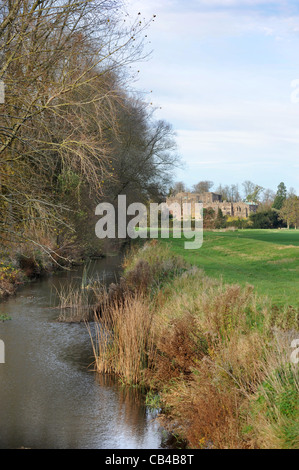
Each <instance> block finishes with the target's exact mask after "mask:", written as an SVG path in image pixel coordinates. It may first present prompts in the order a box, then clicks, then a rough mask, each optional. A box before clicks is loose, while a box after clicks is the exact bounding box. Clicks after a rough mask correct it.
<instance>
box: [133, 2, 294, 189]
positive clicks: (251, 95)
mask: <svg viewBox="0 0 299 470" xmlns="http://www.w3.org/2000/svg"><path fill="white" fill-rule="evenodd" d="M127 10H128V12H129V14H130V15H132V17H133V16H134V15H135V16H136V15H138V13H139V12H140V13H141V17H142V18H143V17H144V18H146V19H149V18H153V15H156V17H155V18H153V19H154V21H153V22H151V25H150V27H149V29H148V31H147V32H146V34H147V36H148V38H147V40H148V41H150V43H148V44H147V45H146V49H145V51H148V52H149V51H152V52H151V55H150V57H149V58H148V59H147V60H146V61H144V62H142V63H140V64H136V67H137V68H138V70H140V72H139V73H138V77H139V78H138V81H137V82H136V83H134V88H135V89H137V90H139V91H140V92H141V93H144V95H143V96H144V97H146V99H147V100H150V101H151V102H152V103H153V106H154V107H157V110H156V113H155V116H156V118H157V119H165V120H166V121H168V122H169V123H171V124H172V126H173V129H174V131H175V133H176V141H177V144H178V152H179V154H180V155H181V158H182V161H183V162H184V166H183V168H180V169H177V170H176V172H175V180H176V181H184V182H185V184H186V185H187V186H188V187H192V185H194V184H196V183H197V182H199V181H202V180H211V181H213V182H214V184H215V186H214V188H216V187H217V186H218V184H220V183H221V184H229V185H230V184H236V183H238V184H239V186H240V189H242V182H243V181H245V180H251V181H253V182H254V183H256V184H258V185H260V186H262V187H264V188H270V189H272V190H274V191H276V189H277V186H278V184H279V183H280V182H281V181H283V182H284V183H285V184H286V186H287V188H291V187H292V188H294V189H295V190H296V192H297V194H299V2H298V1H297V0H296V1H293V0H180V1H179V0H163V1H162V0H160V1H156V0H127Z"/></svg>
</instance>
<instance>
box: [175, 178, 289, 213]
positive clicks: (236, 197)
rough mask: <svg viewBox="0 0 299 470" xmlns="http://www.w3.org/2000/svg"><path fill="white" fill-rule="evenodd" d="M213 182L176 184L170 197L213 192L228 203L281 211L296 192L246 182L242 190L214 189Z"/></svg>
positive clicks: (219, 187)
mask: <svg viewBox="0 0 299 470" xmlns="http://www.w3.org/2000/svg"><path fill="white" fill-rule="evenodd" d="M214 186H215V185H214V183H213V181H199V182H198V183H197V184H195V185H193V186H192V188H191V189H190V188H188V187H187V186H186V185H185V184H184V183H183V182H182V181H178V182H176V183H174V185H173V186H172V187H171V188H170V190H169V195H176V194H178V193H180V192H191V193H199V194H201V193H204V192H209V191H213V192H215V193H216V194H220V195H221V196H222V200H223V201H228V202H238V201H244V202H254V203H256V204H258V205H260V209H261V210H265V209H268V208H270V207H273V208H275V209H278V210H279V209H281V207H282V204H283V202H284V200H285V199H286V198H287V197H291V196H294V195H295V190H294V189H293V188H290V189H289V191H287V188H286V186H285V184H284V183H280V184H279V186H278V188H277V192H275V191H273V190H272V189H266V188H263V187H262V186H260V185H258V184H255V183H253V182H252V181H249V180H246V181H244V182H243V183H242V189H240V187H239V184H231V185H222V184H219V185H218V186H217V187H215V188H214Z"/></svg>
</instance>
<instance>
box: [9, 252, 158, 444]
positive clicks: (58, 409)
mask: <svg viewBox="0 0 299 470" xmlns="http://www.w3.org/2000/svg"><path fill="white" fill-rule="evenodd" d="M119 263H120V259H119V258H118V257H108V258H106V259H103V260H99V261H97V262H95V263H93V265H92V267H91V268H92V269H91V270H89V275H90V276H93V275H97V276H98V275H100V276H101V278H102V279H103V280H105V282H112V281H114V280H115V276H116V273H117V272H118V270H119ZM74 279H78V282H79V280H80V272H72V273H66V272H63V273H60V274H56V275H54V276H52V277H50V278H48V279H45V280H42V281H36V282H34V283H32V284H30V285H27V286H24V287H23V288H21V289H20V290H19V292H18V294H17V295H16V296H15V297H13V298H10V299H9V300H7V301H6V302H3V303H1V304H0V315H1V314H7V315H9V316H10V317H11V319H10V320H8V321H5V322H0V339H2V340H3V341H4V343H5V363H4V364H0V448H2V449H4V448H6V449H9V448H20V447H29V448H37V449H49V448H50V449H80V448H89V449H158V448H161V447H165V444H164V440H165V433H164V432H163V430H162V429H161V428H160V427H159V424H158V423H157V422H156V421H155V420H154V415H153V414H152V413H151V412H150V411H149V410H148V409H147V408H146V407H145V405H144V401H143V399H142V397H141V396H140V395H139V394H138V393H137V392H136V391H135V392H134V391H132V390H128V389H126V388H122V387H121V386H119V385H118V384H117V383H116V382H115V380H114V379H113V378H109V377H104V378H103V377H99V376H98V375H97V374H96V373H95V372H93V371H92V368H91V367H89V366H90V364H91V363H92V360H93V358H92V350H91V343H90V338H89V335H88V332H87V330H86V327H85V326H84V324H65V323H58V322H57V321H56V320H57V316H58V311H57V310H56V309H55V308H53V305H55V301H56V300H55V286H56V288H60V287H61V286H63V285H65V284H66V283H69V282H71V281H72V280H74Z"/></svg>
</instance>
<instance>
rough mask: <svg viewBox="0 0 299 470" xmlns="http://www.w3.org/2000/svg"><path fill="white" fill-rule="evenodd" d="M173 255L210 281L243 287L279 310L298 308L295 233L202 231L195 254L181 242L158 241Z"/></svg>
mask: <svg viewBox="0 0 299 470" xmlns="http://www.w3.org/2000/svg"><path fill="white" fill-rule="evenodd" d="M162 242H163V243H169V244H170V245H171V247H172V249H173V251H174V252H175V253H178V254H180V255H182V256H183V257H184V258H185V259H186V260H187V261H188V262H190V263H191V264H195V265H197V266H199V267H201V268H203V269H204V271H205V273H206V274H207V275H208V276H211V277H217V278H220V277H222V278H223V280H224V281H225V282H228V283H238V284H241V285H244V284H246V283H250V284H252V285H254V286H255V288H256V290H257V292H258V293H260V294H264V295H267V296H268V297H269V298H271V299H272V301H273V303H274V304H276V305H279V306H282V305H293V306H296V307H298V306H299V231H295V230H238V231H235V232H232V231H228V232H212V231H204V241H203V245H202V247H201V248H200V249H198V250H186V249H184V239H183V238H182V239H173V238H171V239H162Z"/></svg>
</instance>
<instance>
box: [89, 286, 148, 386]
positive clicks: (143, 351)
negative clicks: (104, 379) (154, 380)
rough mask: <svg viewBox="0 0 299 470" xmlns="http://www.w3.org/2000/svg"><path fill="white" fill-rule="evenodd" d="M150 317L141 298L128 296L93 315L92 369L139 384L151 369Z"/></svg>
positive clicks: (126, 381) (146, 304) (143, 299)
mask: <svg viewBox="0 0 299 470" xmlns="http://www.w3.org/2000/svg"><path fill="white" fill-rule="evenodd" d="M152 319H153V314H152V312H151V311H150V309H149V306H148V303H147V302H146V300H145V298H143V296H142V295H135V296H134V295H131V296H128V297H127V298H126V299H125V300H124V302H122V303H120V302H114V303H112V304H111V303H108V304H107V306H106V308H104V309H102V311H101V314H100V315H97V314H96V313H95V333H94V334H92V331H91V326H90V325H88V330H89V333H90V337H91V340H92V345H93V352H94V357H95V367H96V370H97V371H98V372H100V373H108V374H109V373H113V374H116V375H118V376H119V377H120V378H121V380H122V381H123V382H125V383H128V384H141V383H142V382H143V374H144V371H145V370H146V369H147V368H148V367H150V365H149V357H151V358H152V349H153V344H154V343H153V337H152V332H151V325H152Z"/></svg>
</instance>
